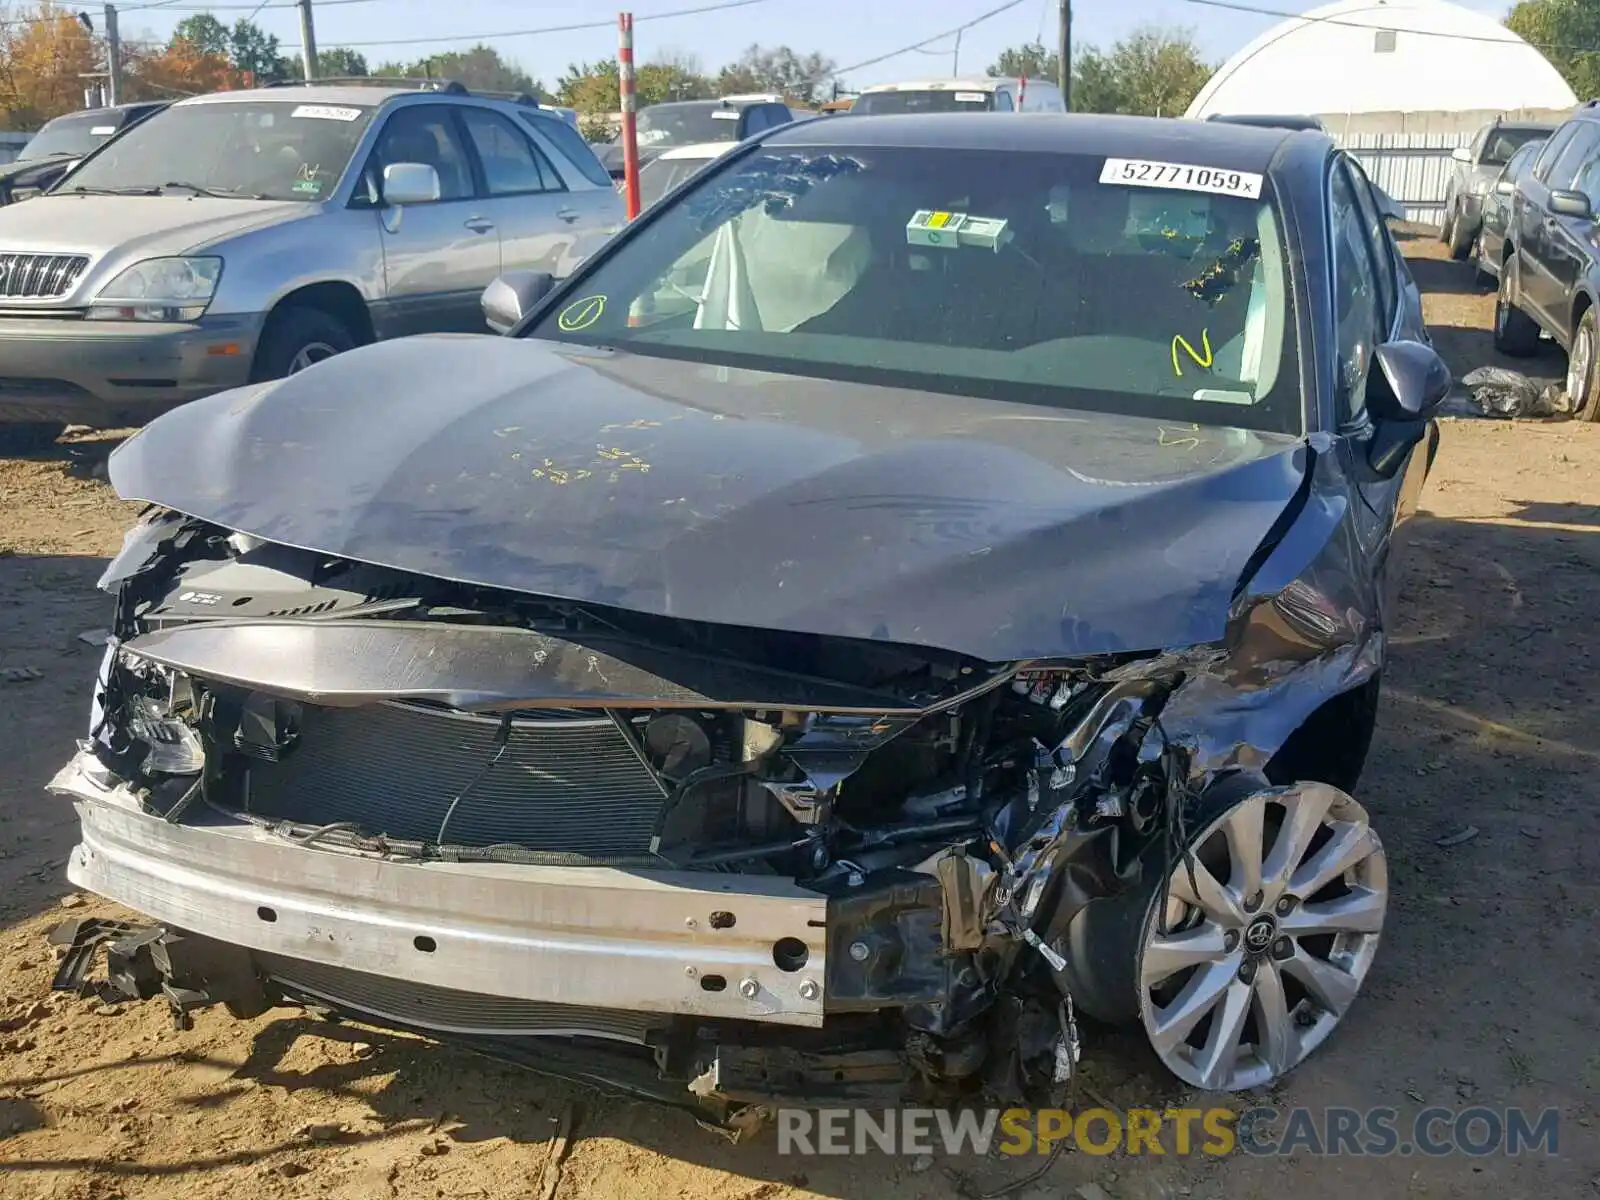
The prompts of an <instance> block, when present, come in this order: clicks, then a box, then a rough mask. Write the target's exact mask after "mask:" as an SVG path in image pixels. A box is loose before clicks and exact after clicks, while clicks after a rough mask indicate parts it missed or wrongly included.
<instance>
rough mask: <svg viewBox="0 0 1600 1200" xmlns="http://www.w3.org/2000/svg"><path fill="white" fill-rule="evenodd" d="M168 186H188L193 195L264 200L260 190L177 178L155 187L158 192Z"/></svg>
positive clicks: (221, 198) (226, 198) (220, 198)
mask: <svg viewBox="0 0 1600 1200" xmlns="http://www.w3.org/2000/svg"><path fill="white" fill-rule="evenodd" d="M168 188H188V189H189V190H190V191H191V192H193V193H195V195H197V196H214V197H216V198H217V199H219V200H265V199H266V197H265V196H263V195H262V194H261V193H260V192H241V191H240V190H239V189H238V188H214V187H207V186H206V185H205V184H203V183H184V182H183V181H182V180H177V181H173V182H169V183H163V184H162V185H161V186H160V188H158V189H157V194H159V193H160V192H164V191H166V190H167V189H168Z"/></svg>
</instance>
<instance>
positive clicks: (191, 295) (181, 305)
mask: <svg viewBox="0 0 1600 1200" xmlns="http://www.w3.org/2000/svg"><path fill="white" fill-rule="evenodd" d="M221 278H222V260H221V259H220V258H147V259H145V260H144V261H143V262H139V263H134V264H133V266H131V267H129V268H128V269H127V270H126V271H124V272H122V274H120V275H118V276H117V277H116V278H115V279H113V280H112V281H111V282H110V283H108V284H106V285H105V287H103V288H101V289H100V292H99V294H98V295H96V296H95V298H94V299H93V300H92V301H90V303H89V311H88V313H87V314H85V315H86V316H87V317H88V318H89V319H90V320H91V321H194V320H198V319H199V317H200V316H201V314H202V313H204V312H205V311H206V306H207V305H209V304H210V303H211V297H212V296H213V295H215V294H216V291H217V281H218V280H219V279H221Z"/></svg>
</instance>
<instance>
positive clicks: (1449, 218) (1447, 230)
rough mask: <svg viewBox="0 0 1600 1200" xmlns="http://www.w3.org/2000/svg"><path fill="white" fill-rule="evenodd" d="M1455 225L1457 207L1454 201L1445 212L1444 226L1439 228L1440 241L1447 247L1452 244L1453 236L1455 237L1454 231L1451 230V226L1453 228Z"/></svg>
mask: <svg viewBox="0 0 1600 1200" xmlns="http://www.w3.org/2000/svg"><path fill="white" fill-rule="evenodd" d="M1455 223H1456V205H1455V201H1454V200H1452V201H1451V202H1450V204H1449V206H1448V207H1446V209H1445V210H1444V224H1442V225H1440V226H1439V240H1440V241H1441V242H1443V243H1444V244H1445V245H1446V246H1448V245H1449V244H1450V239H1451V237H1452V236H1454V230H1453V229H1452V228H1451V226H1453V225H1454V224H1455Z"/></svg>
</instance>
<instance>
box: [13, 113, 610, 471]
mask: <svg viewBox="0 0 1600 1200" xmlns="http://www.w3.org/2000/svg"><path fill="white" fill-rule="evenodd" d="M623 221H624V212H623V207H622V201H621V199H620V198H619V197H618V196H617V194H616V192H615V190H614V189H613V187H612V185H611V180H610V178H609V176H608V175H607V174H606V171H605V169H604V167H602V166H601V164H600V162H599V160H598V159H597V158H596V157H595V155H594V152H593V151H592V150H591V149H590V148H589V146H588V145H587V144H586V143H585V142H584V141H583V139H582V137H580V136H579V134H578V133H577V131H576V130H574V129H573V128H572V126H571V125H569V124H567V123H566V122H565V121H564V120H562V119H561V117H560V116H559V115H557V114H554V113H550V112H547V111H545V110H541V109H540V108H539V107H538V106H537V102H536V101H532V100H528V99H527V98H523V99H521V100H520V101H519V100H502V99H498V98H494V97H490V96H485V95H481V94H473V93H470V92H468V91H467V90H466V89H465V88H462V87H461V86H459V85H457V84H450V85H440V84H439V83H438V82H437V81H434V82H433V83H431V84H429V85H428V86H427V87H426V88H420V89H419V88H418V87H417V86H415V85H412V86H398V85H388V86H305V85H297V86H290V87H279V88H267V89H259V90H254V91H241V92H225V93H219V94H216V95H210V96H198V97H195V98H193V99H190V100H184V101H181V102H180V103H177V104H174V105H173V106H172V107H170V108H168V109H167V110H166V111H164V112H162V113H159V114H158V115H156V116H154V117H152V118H150V119H149V120H147V121H145V122H144V123H142V124H141V125H139V126H137V127H135V128H133V129H131V130H129V131H128V132H127V133H126V134H124V135H123V136H122V137H120V138H117V139H115V140H113V141H112V142H110V143H108V144H107V145H106V146H104V147H102V148H101V149H100V150H98V151H96V152H95V153H94V154H93V155H91V156H90V157H88V158H87V159H85V160H84V161H83V163H82V164H81V165H80V166H79V167H78V168H77V169H76V170H75V171H73V173H72V174H71V175H70V176H68V177H67V179H65V180H64V181H63V182H62V183H61V184H60V185H59V186H58V187H57V188H55V189H54V190H53V191H51V192H49V193H47V194H45V195H44V196H41V197H39V198H38V199H37V200H33V201H30V202H29V203H27V204H19V205H15V206H13V207H8V208H4V209H0V442H6V443H9V448H11V449H13V450H16V449H24V448H26V447H27V446H28V445H29V444H32V445H38V444H40V443H41V442H44V441H47V440H49V439H53V438H54V437H55V435H56V434H58V433H59V432H60V431H61V429H62V427H63V426H64V425H66V424H68V423H76V424H85V425H92V426H98V427H101V428H108V427H116V426H120V425H125V424H136V423H142V422H143V421H145V420H147V419H149V418H150V417H153V416H155V415H156V414H158V413H160V412H162V411H163V410H166V409H169V408H172V407H174V406H176V405H179V404H182V403H184V402H185V401H188V400H193V399H196V398H198V397H200V396H205V395H208V394H210V393H212V392H217V391H221V390H223V389H225V388H231V387H236V386H238V385H240V384H244V383H248V382H252V381H256V380H264V379H276V378H279V377H281V376H284V375H289V374H293V373H294V372H295V371H298V370H301V369H302V368H304V367H306V366H309V365H311V364H312V363H315V362H318V361H320V360H322V359H324V358H328V357H330V356H331V355H334V354H338V353H339V352H340V351H343V350H348V349H350V348H351V347H353V346H357V345H360V344H362V343H365V342H371V341H376V340H379V339H382V338H390V337H397V336H401V335H404V334H411V333H424V332H435V331H439V332H448V331H467V332H485V325H484V322H483V316H482V314H481V312H480V310H479V298H480V297H481V295H482V293H483V291H484V288H485V287H487V286H488V284H489V283H491V282H492V281H493V280H494V279H495V278H496V277H497V276H498V275H500V274H501V272H502V271H507V270H518V269H520V270H532V271H540V272H547V273H549V274H551V275H554V276H556V277H558V278H559V277H561V276H563V275H565V274H567V273H568V272H570V270H571V269H572V267H573V266H575V265H576V263H578V262H579V261H581V260H582V259H583V258H584V257H586V256H587V255H588V254H589V253H590V252H591V251H592V250H593V249H594V248H595V247H596V246H598V245H599V244H601V243H602V242H603V241H604V240H605V239H606V238H608V237H609V236H610V235H611V234H612V233H614V232H615V231H616V230H617V229H619V228H621V226H622V224H623Z"/></svg>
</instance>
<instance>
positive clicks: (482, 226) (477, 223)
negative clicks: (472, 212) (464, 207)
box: [464, 217, 494, 233]
mask: <svg viewBox="0 0 1600 1200" xmlns="http://www.w3.org/2000/svg"><path fill="white" fill-rule="evenodd" d="M464 224H465V225H466V227H467V228H468V229H470V230H472V232H473V233H489V232H491V231H492V230H493V229H494V222H493V221H486V220H484V219H483V218H482V217H468V218H467V219H466V221H465V222H464Z"/></svg>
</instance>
